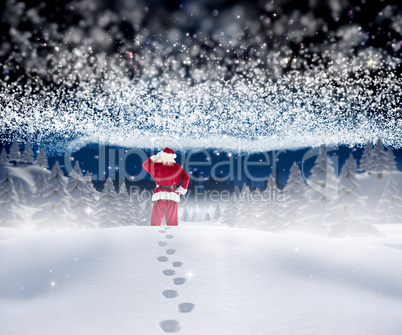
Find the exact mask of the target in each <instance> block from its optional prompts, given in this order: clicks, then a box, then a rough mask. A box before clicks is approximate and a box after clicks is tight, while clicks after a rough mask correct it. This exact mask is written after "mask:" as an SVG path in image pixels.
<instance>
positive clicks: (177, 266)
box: [172, 262, 183, 268]
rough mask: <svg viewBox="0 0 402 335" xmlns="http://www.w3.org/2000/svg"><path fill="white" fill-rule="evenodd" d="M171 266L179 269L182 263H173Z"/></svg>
mask: <svg viewBox="0 0 402 335" xmlns="http://www.w3.org/2000/svg"><path fill="white" fill-rule="evenodd" d="M172 265H173V267H174V268H179V267H181V266H182V265H183V263H182V262H173V263H172Z"/></svg>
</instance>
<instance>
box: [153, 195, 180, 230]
mask: <svg viewBox="0 0 402 335" xmlns="http://www.w3.org/2000/svg"><path fill="white" fill-rule="evenodd" d="M164 215H166V225H168V226H177V222H178V219H177V202H176V201H173V200H157V201H154V203H153V205H152V215H151V226H160V225H161V224H162V219H163V216H164Z"/></svg>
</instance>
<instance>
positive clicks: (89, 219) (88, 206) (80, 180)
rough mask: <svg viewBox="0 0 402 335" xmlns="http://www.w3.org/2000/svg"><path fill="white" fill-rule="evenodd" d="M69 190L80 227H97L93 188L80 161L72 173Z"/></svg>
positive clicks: (71, 204)
mask: <svg viewBox="0 0 402 335" xmlns="http://www.w3.org/2000/svg"><path fill="white" fill-rule="evenodd" d="M67 191H68V193H69V194H70V196H71V201H70V206H71V210H72V211H73V212H74V214H75V222H76V224H77V225H78V226H79V227H80V228H95V227H96V225H97V220H96V219H95V217H94V215H95V214H96V208H95V206H94V200H93V194H92V190H91V188H90V186H89V185H88V183H87V182H86V181H85V179H84V176H83V174H82V171H81V169H80V165H79V163H78V161H76V162H75V165H74V169H73V171H71V173H70V176H69V179H68V184H67Z"/></svg>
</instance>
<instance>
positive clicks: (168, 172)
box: [142, 148, 190, 226]
mask: <svg viewBox="0 0 402 335" xmlns="http://www.w3.org/2000/svg"><path fill="white" fill-rule="evenodd" d="M175 158H176V154H175V153H174V151H173V150H172V149H169V148H165V149H164V150H163V151H161V152H159V153H158V154H157V155H155V156H152V157H150V158H148V159H147V160H146V161H145V162H144V164H142V167H143V168H144V169H145V170H146V171H147V172H148V173H149V174H151V176H152V178H153V179H154V180H155V183H156V188H155V191H154V194H153V196H152V201H153V206H152V215H151V226H160V225H161V224H162V218H163V216H164V215H166V224H167V225H168V226H177V224H178V218H177V203H178V202H179V201H180V195H184V194H186V193H187V187H188V184H189V182H190V177H189V176H188V174H187V173H186V171H184V169H183V168H182V167H181V166H180V165H179V164H177V163H176V162H175V160H174V159H175ZM180 183H181V185H180ZM179 185H180V186H179Z"/></svg>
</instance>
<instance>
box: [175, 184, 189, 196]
mask: <svg viewBox="0 0 402 335" xmlns="http://www.w3.org/2000/svg"><path fill="white" fill-rule="evenodd" d="M177 192H179V194H181V195H185V194H186V193H187V189H185V188H184V187H183V186H181V185H180V187H179V188H178V189H177Z"/></svg>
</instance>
